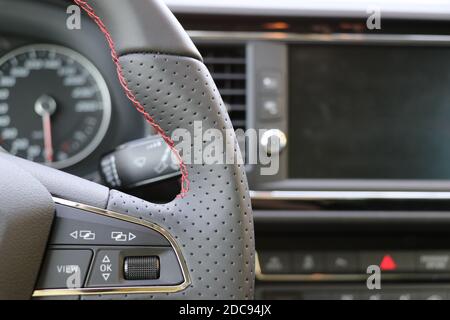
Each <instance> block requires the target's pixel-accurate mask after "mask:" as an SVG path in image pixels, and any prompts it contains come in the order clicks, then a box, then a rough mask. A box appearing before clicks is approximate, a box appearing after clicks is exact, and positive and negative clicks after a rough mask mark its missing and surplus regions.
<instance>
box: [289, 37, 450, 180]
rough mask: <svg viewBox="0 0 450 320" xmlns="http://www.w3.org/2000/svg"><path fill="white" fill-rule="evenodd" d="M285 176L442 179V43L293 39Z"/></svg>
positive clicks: (448, 118) (448, 100)
mask: <svg viewBox="0 0 450 320" xmlns="http://www.w3.org/2000/svg"><path fill="white" fill-rule="evenodd" d="M289 63H290V64H289V74H290V75H289V77H290V84H289V91H290V96H289V98H290V102H289V176H290V178H306V179H309V178H313V179H314V178H324V179H450V48H445V47H412V46H401V47H400V46H381V47H380V46H354V45H327V46H325V45H317V46H305V45H298V46H297V45H296V46H292V47H291V48H290V54H289Z"/></svg>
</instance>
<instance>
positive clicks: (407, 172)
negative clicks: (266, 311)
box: [179, 15, 450, 300]
mask: <svg viewBox="0 0 450 320" xmlns="http://www.w3.org/2000/svg"><path fill="white" fill-rule="evenodd" d="M179 19H180V21H181V22H182V24H183V25H184V26H185V28H187V29H189V30H191V31H190V35H191V37H193V39H194V41H195V42H196V44H197V46H198V47H199V48H200V51H201V52H202V54H203V56H205V57H206V58H205V61H206V62H207V65H208V62H211V63H212V65H209V67H210V68H211V69H212V75H213V77H216V83H217V84H218V87H219V90H221V92H222V93H225V94H223V97H224V100H225V103H227V104H228V105H229V111H230V115H231V118H232V121H235V122H234V124H235V127H237V125H236V124H237V123H239V124H240V125H238V127H240V128H243V129H245V128H255V129H267V130H270V132H271V134H273V135H275V136H277V137H279V138H280V137H281V138H282V139H284V141H285V144H284V143H283V144H282V145H280V149H279V150H277V151H278V152H279V157H280V163H279V170H278V172H277V173H276V174H274V175H262V174H261V168H262V167H263V165H250V164H249V165H248V167H247V169H248V170H247V172H248V176H249V181H250V187H251V190H252V192H251V195H252V203H253V209H254V214H255V225H256V247H257V253H258V254H257V261H256V278H257V298H261V299H266V298H267V299H278V298H279V299H402V300H407V299H447V298H450V235H449V232H448V230H450V180H449V179H450V144H449V143H448V141H450V129H449V128H450V127H449V125H448V118H449V116H450V91H449V90H448V84H449V83H450V62H449V61H450V36H448V34H449V30H448V27H447V26H446V25H445V24H444V23H439V22H436V21H435V22H434V24H433V28H431V27H430V25H428V24H427V23H426V22H423V21H422V22H419V23H412V22H408V21H394V20H388V21H384V22H383V23H384V24H383V30H379V31H369V30H366V28H365V21H362V20H358V19H331V18H327V19H319V18H317V19H314V18H297V19H296V18H286V17H270V16H267V17H242V18H241V19H239V18H236V17H235V16H233V17H232V18H229V17H227V16H216V17H212V16H208V17H206V16H201V15H181V16H179ZM229 19H233V26H230V24H229V23H228V24H227V21H228V22H229V21H230V20H229ZM213 20H214V23H211V21H213ZM238 51H239V52H240V55H239V56H238V55H237V52H238ZM243 52H244V54H243ZM233 54H234V55H233ZM211 55H212V57H213V59H212V58H211ZM221 55H222V56H221ZM213 62H214V63H213ZM219 62H222V64H219ZM218 64H219V65H218ZM236 66H239V67H238V68H239V72H237V73H236V72H235V73H233V71H236V70H237V69H236ZM221 68H222V69H221ZM214 70H215V71H216V72H214ZM238 73H239V74H240V75H241V78H240V80H236V79H237V78H236V77H238V76H237V74H238ZM226 74H228V76H227V77H228V80H227V81H228V82H227V81H224V79H223V77H224V76H225V75H226ZM230 74H231V76H230ZM242 74H245V76H242ZM230 77H231V78H232V79H234V80H230ZM238 89H239V90H241V91H237V90H238ZM243 89H244V90H243ZM233 90H235V91H233ZM242 90H243V91H242ZM239 94H241V95H240V96H239ZM236 99H240V100H238V101H240V103H236V101H237V100H236ZM242 104H245V108H244V109H239V106H240V107H241V108H242ZM237 110H240V111H239V112H238V111H237ZM244 111H245V113H243V112H244ZM244 115H245V117H244ZM242 119H244V120H245V121H244V125H242ZM238 121H240V122H238ZM371 266H376V267H378V268H379V271H380V277H381V278H380V280H381V289H377V288H375V289H373V288H369V287H368V285H367V281H368V279H369V278H370V276H371V275H372V271H371V270H372V269H371V268H370V267H371ZM370 289H373V290H370Z"/></svg>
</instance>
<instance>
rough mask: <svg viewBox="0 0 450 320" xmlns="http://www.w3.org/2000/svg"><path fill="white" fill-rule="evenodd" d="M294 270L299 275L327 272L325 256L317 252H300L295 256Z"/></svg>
mask: <svg viewBox="0 0 450 320" xmlns="http://www.w3.org/2000/svg"><path fill="white" fill-rule="evenodd" d="M294 270H295V273H297V274H309V273H317V272H324V271H325V256H324V255H323V254H321V253H316V252H298V253H296V254H295V255H294Z"/></svg>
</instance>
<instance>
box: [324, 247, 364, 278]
mask: <svg viewBox="0 0 450 320" xmlns="http://www.w3.org/2000/svg"><path fill="white" fill-rule="evenodd" d="M326 260H327V263H326V271H327V272H328V273H356V272H358V271H359V270H358V269H359V262H358V256H357V254H354V253H345V252H337V253H329V254H328V255H327V258H326Z"/></svg>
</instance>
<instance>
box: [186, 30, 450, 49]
mask: <svg viewBox="0 0 450 320" xmlns="http://www.w3.org/2000/svg"><path fill="white" fill-rule="evenodd" d="M188 34H189V36H190V37H191V38H192V39H193V40H194V41H196V40H203V41H280V42H283V41H284V42H304V43H308V42H319V43H320V42H322V43H376V44H427V45H450V36H449V35H428V34H427V35H422V34H365V33H364V34H362V33H331V34H320V33H305V34H301V33H289V32H252V31H250V32H240V31H229V32H228V31H202V30H190V31H188Z"/></svg>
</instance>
